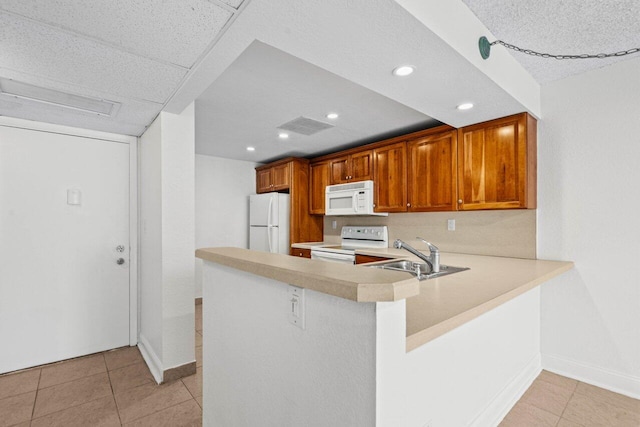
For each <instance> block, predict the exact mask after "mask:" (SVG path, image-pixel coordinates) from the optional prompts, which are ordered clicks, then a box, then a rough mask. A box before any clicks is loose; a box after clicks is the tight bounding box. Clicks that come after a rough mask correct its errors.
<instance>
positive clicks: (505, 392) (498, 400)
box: [469, 354, 542, 427]
mask: <svg viewBox="0 0 640 427" xmlns="http://www.w3.org/2000/svg"><path fill="white" fill-rule="evenodd" d="M540 371H542V366H541V361H540V355H539V354H538V355H537V356H536V357H534V358H533V359H531V361H530V362H529V363H527V365H526V366H525V367H524V369H523V370H522V371H521V372H520V373H519V374H518V375H517V376H515V377H514V378H513V379H512V380H511V381H510V382H509V384H507V385H506V386H505V387H504V388H503V389H502V390H501V391H500V392H499V393H498V394H497V395H496V396H494V398H493V399H492V400H491V403H490V404H489V405H488V406H487V407H486V408H485V409H484V410H483V411H482V412H481V413H480V414H479V415H478V416H477V417H476V418H475V419H474V420H473V421H472V422H471V423H469V426H470V427H486V426H497V425H498V424H500V422H501V421H502V419H503V418H504V417H505V416H506V415H507V414H508V413H509V411H510V410H511V408H513V405H515V404H516V402H517V401H518V400H519V399H520V398H521V397H522V395H523V394H524V392H525V391H527V389H528V388H529V386H531V384H532V383H533V381H534V380H535V379H536V378H537V377H538V375H540Z"/></svg>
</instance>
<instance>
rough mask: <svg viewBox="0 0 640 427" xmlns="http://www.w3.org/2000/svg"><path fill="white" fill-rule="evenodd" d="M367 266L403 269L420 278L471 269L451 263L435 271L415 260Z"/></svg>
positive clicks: (395, 269) (431, 277)
mask: <svg viewBox="0 0 640 427" xmlns="http://www.w3.org/2000/svg"><path fill="white" fill-rule="evenodd" d="M367 267H374V268H381V269H383V270H394V271H403V272H405V273H411V274H413V275H414V276H416V278H417V279H418V280H426V279H434V278H436V277H442V276H446V275H448V274H453V273H458V272H460V271H464V270H469V268H468V267H454V266H451V265H442V264H440V271H438V272H437V273H433V272H432V271H431V266H430V265H429V264H427V263H424V262H413V261H407V260H403V261H390V262H385V263H379V264H375V265H368V266H367Z"/></svg>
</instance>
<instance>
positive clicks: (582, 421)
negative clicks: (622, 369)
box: [500, 371, 640, 427]
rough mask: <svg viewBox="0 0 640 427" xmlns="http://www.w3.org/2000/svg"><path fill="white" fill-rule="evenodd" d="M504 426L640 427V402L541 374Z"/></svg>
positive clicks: (572, 381) (552, 375)
mask: <svg viewBox="0 0 640 427" xmlns="http://www.w3.org/2000/svg"><path fill="white" fill-rule="evenodd" d="M500 426H501V427H529V426H535V427H538V426H550V427H579V426H583V427H591V426H594V427H595V426H602V427H614V426H616V427H618V426H619V427H623V426H624V427H639V426H640V400H637V399H632V398H630V397H627V396H623V395H621V394H618V393H613V392H611V391H608V390H604V389H602V388H599V387H594V386H592V385H589V384H586V383H583V382H580V381H576V380H572V379H570V378H566V377H562V376H560V375H556V374H552V373H551V372H547V371H542V373H541V374H540V375H539V376H538V378H537V379H536V380H535V381H534V382H533V384H531V387H529V389H528V390H527V391H526V392H525V394H524V395H523V396H522V398H521V399H520V400H519V401H518V403H516V405H515V406H514V407H513V409H511V412H509V414H507V416H506V417H505V418H504V420H503V421H502V423H500Z"/></svg>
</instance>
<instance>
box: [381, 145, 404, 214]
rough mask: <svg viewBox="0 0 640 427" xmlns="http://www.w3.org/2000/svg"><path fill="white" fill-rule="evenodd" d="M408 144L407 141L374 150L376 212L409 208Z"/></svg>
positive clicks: (400, 210)
mask: <svg viewBox="0 0 640 427" xmlns="http://www.w3.org/2000/svg"><path fill="white" fill-rule="evenodd" d="M406 166H407V145H406V143H405V142H399V143H396V144H391V145H387V146H385V147H381V148H376V149H375V150H374V151H373V174H374V178H373V180H374V191H375V196H374V203H375V209H374V210H375V211H376V212H406V210H407V174H406Z"/></svg>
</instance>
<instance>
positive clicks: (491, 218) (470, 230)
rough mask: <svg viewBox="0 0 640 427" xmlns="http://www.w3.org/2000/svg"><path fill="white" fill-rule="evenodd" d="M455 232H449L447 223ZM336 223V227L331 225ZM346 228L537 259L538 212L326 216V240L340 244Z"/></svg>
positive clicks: (462, 250) (470, 251)
mask: <svg viewBox="0 0 640 427" xmlns="http://www.w3.org/2000/svg"><path fill="white" fill-rule="evenodd" d="M448 219H455V220H456V230H455V231H447V220H448ZM333 221H336V228H335V229H333V228H332V222H333ZM344 225H386V226H387V227H389V243H390V245H391V243H392V242H393V241H394V240H395V239H402V240H405V241H406V242H407V243H409V244H413V243H415V245H416V248H417V249H420V248H422V247H423V246H424V244H423V243H418V242H417V241H416V240H415V238H416V236H420V237H423V238H425V239H427V240H428V241H430V242H431V243H433V244H434V245H436V246H438V247H439V248H440V250H442V251H444V252H457V253H465V254H475V255H494V256H509V257H516V258H536V211H535V210H501V211H475V212H424V213H396V214H389V216H388V217H362V216H352V217H350V216H333V217H332V216H325V218H324V241H326V242H336V243H337V242H339V241H340V229H341V228H342V226H344Z"/></svg>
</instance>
